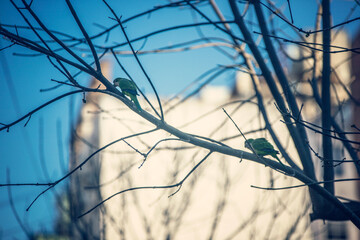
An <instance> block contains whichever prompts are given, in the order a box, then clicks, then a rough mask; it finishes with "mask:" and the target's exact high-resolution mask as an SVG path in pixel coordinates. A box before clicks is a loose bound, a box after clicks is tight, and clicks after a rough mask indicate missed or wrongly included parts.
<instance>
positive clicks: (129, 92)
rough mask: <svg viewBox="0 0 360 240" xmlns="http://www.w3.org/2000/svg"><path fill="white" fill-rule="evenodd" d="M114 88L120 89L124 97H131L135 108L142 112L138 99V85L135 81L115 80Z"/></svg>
mask: <svg viewBox="0 0 360 240" xmlns="http://www.w3.org/2000/svg"><path fill="white" fill-rule="evenodd" d="M114 86H115V87H119V88H120V89H121V92H122V93H123V94H124V95H126V96H129V97H130V99H131V101H133V102H134V103H135V106H136V108H137V109H138V110H139V111H141V110H142V108H141V106H140V103H139V101H138V100H137V97H136V96H139V94H138V92H137V90H136V85H135V83H134V82H133V81H131V80H129V79H126V78H115V80H114Z"/></svg>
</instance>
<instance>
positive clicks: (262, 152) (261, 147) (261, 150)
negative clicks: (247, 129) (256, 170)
mask: <svg viewBox="0 0 360 240" xmlns="http://www.w3.org/2000/svg"><path fill="white" fill-rule="evenodd" d="M250 145H251V146H252V148H251V147H250ZM245 147H246V148H248V149H250V150H252V151H255V153H256V154H257V155H259V156H261V157H263V156H266V155H270V156H272V157H273V158H276V159H277V160H278V161H279V163H281V165H283V164H282V162H281V161H280V159H279V158H278V156H276V155H277V154H279V152H278V151H276V150H275V149H274V147H273V145H271V143H269V142H268V140H266V139H265V138H256V139H252V138H250V139H248V140H247V141H245Z"/></svg>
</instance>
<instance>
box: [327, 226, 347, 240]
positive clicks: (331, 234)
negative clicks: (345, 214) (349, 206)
mask: <svg viewBox="0 0 360 240" xmlns="http://www.w3.org/2000/svg"><path fill="white" fill-rule="evenodd" d="M327 239H328V240H346V239H348V234H347V229H346V223H345V222H329V223H328V224H327Z"/></svg>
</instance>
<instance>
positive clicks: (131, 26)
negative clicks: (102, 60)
mask: <svg viewBox="0 0 360 240" xmlns="http://www.w3.org/2000/svg"><path fill="white" fill-rule="evenodd" d="M72 2H73V5H74V8H75V9H76V10H78V14H79V17H80V19H81V20H82V22H83V24H84V27H85V28H86V29H87V31H88V32H89V34H90V35H93V34H95V33H97V32H99V31H101V28H99V27H98V26H95V25H94V23H95V22H96V23H98V24H101V25H103V26H111V25H113V24H114V21H113V20H111V19H109V18H108V16H111V14H110V12H109V11H108V9H107V8H106V7H105V6H104V4H103V3H102V1H100V0H89V1H72ZM108 2H109V3H110V4H111V5H112V6H113V7H114V9H115V11H116V12H117V13H118V14H119V15H122V19H126V18H128V17H130V16H133V15H135V14H137V13H139V12H142V11H145V10H148V9H150V8H152V7H153V6H156V5H159V4H164V3H166V1H155V0H151V1H126V0H121V1H110V0H109V1H108ZM217 2H219V7H220V8H221V9H222V10H223V11H224V15H225V17H229V16H231V14H230V11H229V7H228V4H227V1H217ZM314 2H315V1H313V0H306V1H291V4H292V10H293V16H294V21H295V25H297V26H298V27H301V28H303V29H311V28H312V26H313V25H314V22H315V20H314V16H315V14H316V9H315V8H314ZM285 3H286V1H276V4H277V6H283V7H284V8H285V7H286V4H285ZM353 6H354V2H353V1H345V0H342V1H340V0H334V1H332V13H333V23H334V24H337V23H339V22H342V21H343V20H344V19H345V17H346V16H347V14H348V13H349V11H350V9H351V8H352V7H353ZM32 7H33V9H34V11H35V12H36V13H37V14H38V15H39V17H40V19H42V20H43V21H44V22H45V23H46V24H47V26H48V28H49V29H52V30H58V31H62V32H66V33H68V34H71V35H75V36H79V37H80V36H81V33H80V31H79V29H78V28H76V27H74V20H73V19H72V17H71V15H70V14H69V11H68V9H67V7H66V4H65V2H64V1H51V4H49V1H42V0H34V2H33V6H32ZM201 9H202V10H204V11H205V13H207V14H208V16H210V17H213V16H214V14H213V12H211V11H209V10H208V9H206V8H201ZM264 12H266V10H265V9H264ZM285 13H286V14H287V16H289V15H288V11H286V10H285ZM27 16H29V15H28V14H27ZM194 16H196V19H197V21H200V22H202V21H205V20H204V19H202V18H201V17H199V16H198V15H196V14H194V13H191V12H190V11H188V10H186V9H180V10H179V9H167V10H160V11H158V12H156V13H153V14H151V15H149V16H145V17H142V18H139V19H137V20H135V21H133V22H130V23H128V24H126V31H127V33H128V35H129V37H130V38H131V39H132V38H136V37H138V36H141V35H143V34H146V33H149V32H152V31H155V30H158V29H162V28H165V27H170V26H176V25H180V24H184V23H192V22H193V21H194ZM252 16H253V19H254V14H252ZM359 16H360V11H359V7H358V8H357V9H356V10H355V12H354V13H353V15H352V17H359ZM0 22H1V23H2V24H12V25H14V24H16V25H18V26H22V25H24V22H23V20H22V18H21V17H20V15H19V14H18V13H17V11H16V10H15V9H14V7H13V6H12V5H11V4H10V2H9V1H5V0H4V1H1V2H0ZM277 24H278V25H279V26H282V25H284V26H285V25H286V24H284V23H283V22H277ZM358 28H359V21H357V22H353V23H351V24H348V25H347V26H346V31H347V32H348V33H349V34H350V36H353V35H354V34H355V32H356V30H357V29H358ZM233 29H236V27H235V26H234V27H233ZM202 30H203V31H204V32H207V33H209V34H210V35H211V36H222V37H223V36H224V35H222V34H221V33H219V30H216V29H214V27H213V26H210V27H203V28H202ZM19 31H20V34H21V35H24V36H28V37H33V34H32V33H31V32H29V31H25V30H19ZM287 33H289V34H290V35H291V36H294V35H293V33H292V31H289V32H287ZM195 38H198V32H197V31H196V30H195V29H184V30H178V31H172V32H167V33H164V34H159V35H156V36H154V37H152V38H149V39H148V40H147V41H146V44H145V48H144V49H154V48H157V47H161V46H164V45H165V46H166V45H171V44H176V43H180V42H182V41H187V40H192V39H195ZM109 39H110V40H109V42H108V43H107V44H110V43H112V42H122V41H124V37H123V35H122V34H121V31H120V29H117V30H115V31H113V32H112V33H111V34H110V38H109ZM103 40H104V38H102V39H99V40H96V43H97V44H100V45H101V44H104V43H103ZM0 44H1V47H5V46H7V45H8V44H9V42H8V41H6V40H4V39H3V38H1V39H0ZM143 44H144V41H140V42H137V43H134V47H135V48H136V49H138V48H140V47H141V46H142V45H143ZM1 47H0V48H1ZM122 50H129V48H128V47H123V48H122ZM13 53H30V51H29V50H26V49H23V48H21V47H18V46H14V47H11V48H9V49H6V50H5V51H2V52H0V55H1V58H0V61H2V64H1V65H0V116H1V117H0V122H1V123H9V122H11V121H13V120H15V119H16V118H17V117H19V116H22V115H24V114H25V113H27V112H29V111H30V110H32V109H34V108H35V107H37V106H38V105H40V104H42V103H44V102H46V101H48V100H50V99H52V98H53V97H54V96H58V95H60V94H62V93H65V92H67V91H69V90H70V88H69V87H61V88H57V89H55V90H53V91H46V92H40V89H46V88H49V87H52V86H54V85H55V84H54V83H53V82H51V81H50V79H52V78H53V79H57V80H64V78H63V77H62V75H61V74H59V72H58V71H57V70H56V69H54V68H53V67H52V65H51V64H50V63H49V62H48V60H47V59H46V58H45V57H43V56H37V57H20V56H14V55H13ZM88 59H89V58H88ZM140 59H141V61H142V63H143V65H144V67H145V69H146V70H147V71H148V73H149V75H150V77H151V79H152V80H153V81H154V84H155V86H156V88H157V89H158V91H159V93H160V94H161V95H171V94H174V93H176V92H178V91H179V90H180V89H182V88H183V87H184V86H186V84H187V83H190V82H191V81H192V80H194V79H195V78H196V77H198V76H199V75H200V74H201V73H203V72H205V71H206V70H208V69H210V68H212V67H215V66H216V65H217V64H219V63H220V64H229V63H231V61H229V60H228V59H226V58H225V57H223V56H222V55H220V54H219V53H218V52H217V51H215V50H211V49H199V50H195V51H193V52H185V53H171V54H158V55H152V54H151V55H142V56H140ZM121 60H122V63H123V64H124V65H125V66H126V69H127V70H128V71H129V72H130V73H131V75H132V76H133V78H134V79H136V81H137V84H138V85H139V86H140V87H141V88H142V89H143V90H144V92H145V93H150V92H151V90H150V87H149V86H148V84H147V82H146V79H145V77H144V76H143V74H142V73H141V71H140V69H139V67H138V66H137V64H136V62H135V61H134V59H133V58H132V57H131V56H126V57H122V58H121ZM113 71H114V76H120V75H122V74H123V73H122V72H121V70H120V68H119V67H117V66H116V65H114V69H113ZM88 79H89V77H88V76H87V75H85V74H81V75H80V76H79V78H78V80H79V81H80V82H83V83H86V82H88ZM233 80H234V74H233V73H225V74H224V75H223V76H222V77H221V78H219V80H216V81H215V82H214V84H215V85H224V84H225V85H228V86H231V85H232V84H233ZM12 86H13V87H12ZM70 105H71V106H72V107H73V108H72V112H71V110H70V107H69V106H70ZM81 105H82V102H81V95H78V96H75V97H73V98H67V99H63V100H61V101H59V102H56V103H54V104H52V105H50V106H48V107H46V109H43V110H42V111H40V112H38V113H36V114H34V115H33V116H32V117H31V120H30V121H29V123H28V125H27V126H26V127H25V128H24V127H23V125H24V123H25V122H22V123H20V124H18V125H16V126H13V127H12V128H11V129H10V131H9V132H8V133H7V132H5V131H3V132H0V158H1V161H0V183H6V182H7V179H6V171H7V169H9V170H10V175H11V182H13V183H22V182H32V183H33V182H47V181H48V180H47V175H49V176H50V178H51V180H52V181H53V180H56V179H57V178H59V177H60V176H62V175H63V174H64V170H65V169H66V168H67V161H68V155H67V154H68V145H69V143H68V139H69V132H70V124H69V122H74V119H71V121H69V118H70V117H71V116H72V115H71V114H73V116H77V113H78V109H79V107H81ZM70 112H71V113H70ZM59 131H60V132H61V136H59V134H58V132H59ZM42 162H45V163H46V166H45V167H46V169H44V164H42ZM62 187H63V186H61V185H60V186H58V187H57V190H60V189H61V188H62ZM41 190H42V188H38V187H15V188H12V194H13V198H14V202H15V206H16V210H17V212H18V214H19V216H20V217H21V219H23V220H24V221H25V224H26V225H27V226H28V227H30V229H32V230H38V231H42V230H44V229H46V230H50V229H51V227H52V219H53V218H54V198H53V194H52V193H47V194H45V195H44V196H42V197H41V198H40V199H39V200H38V201H37V202H36V203H35V205H34V206H33V207H32V209H31V210H30V211H29V212H25V209H26V207H27V206H28V205H29V204H30V202H31V201H32V200H33V199H34V197H35V196H36V195H37V194H38V193H39V192H40V191H41ZM0 215H1V216H7V217H2V218H1V220H0V238H4V239H13V238H20V239H21V238H24V237H25V235H24V234H23V233H22V231H21V230H20V228H19V226H18V224H17V222H16V220H15V217H14V216H13V213H12V211H11V208H10V205H9V200H8V191H7V188H0Z"/></svg>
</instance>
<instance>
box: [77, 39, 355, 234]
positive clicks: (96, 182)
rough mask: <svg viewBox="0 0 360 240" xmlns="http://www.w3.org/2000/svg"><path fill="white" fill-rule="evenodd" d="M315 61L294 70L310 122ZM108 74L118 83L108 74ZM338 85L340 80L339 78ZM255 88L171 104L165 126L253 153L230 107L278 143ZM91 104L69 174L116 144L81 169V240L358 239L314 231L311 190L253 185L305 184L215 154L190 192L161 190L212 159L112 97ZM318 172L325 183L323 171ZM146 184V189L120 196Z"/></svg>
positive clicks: (351, 193)
mask: <svg viewBox="0 0 360 240" xmlns="http://www.w3.org/2000/svg"><path fill="white" fill-rule="evenodd" d="M334 39H336V38H334ZM339 39H340V40H339V41H341V43H344V42H346V41H347V40H346V39H347V38H346V36H345V35H343V33H339ZM335 43H336V42H334V45H336V44H335ZM339 45H341V46H344V45H343V44H339ZM298 54H299V55H302V56H306V53H305V52H301V51H299V52H298ZM337 56H338V55H333V57H332V60H333V61H334V62H335V64H339V66H338V67H337V68H336V69H337V72H338V73H337V74H338V78H339V79H341V81H342V83H344V84H345V85H348V84H349V83H350V81H351V77H350V72H349V69H350V68H349V66H350V65H349V61H345V60H346V58H347V57H348V55H347V56H344V55H339V56H340V57H339V59H338V58H337ZM319 59H321V58H319ZM319 61H320V60H319ZM306 64H310V65H309V66H311V62H310V63H307V62H305V64H303V65H300V64H297V65H294V67H293V70H294V71H293V73H292V74H293V75H292V76H293V80H294V86H296V87H297V88H296V91H297V93H298V95H299V96H300V100H301V101H302V102H301V103H304V111H305V112H304V113H305V116H306V120H308V121H311V122H317V121H318V117H319V116H318V110H317V109H318V108H317V107H316V104H315V103H314V102H313V101H312V100H310V98H309V97H308V96H309V95H310V94H311V88H309V87H308V86H307V84H309V83H308V82H307V79H309V78H313V77H315V78H319V76H321V74H315V75H309V74H308V71H307V69H308V68H309V66H307V65H306ZM103 68H105V67H103ZM320 72H321V69H320V66H319V73H320ZM333 75H334V74H333ZM107 77H108V79H112V78H111V77H110V76H109V75H108V76H107ZM357 78H359V77H357ZM319 82H321V80H319ZM94 84H96V81H95V80H94ZM333 84H334V85H336V84H341V83H340V82H339V81H338V80H336V79H334V82H333ZM336 86H337V85H336ZM249 89H251V84H250V79H248V75H247V74H244V73H243V74H242V73H240V72H239V74H238V75H237V83H236V88H235V89H234V91H233V92H232V93H231V92H230V91H229V90H227V89H226V88H222V87H211V86H208V87H206V88H205V89H203V90H202V91H201V92H200V94H199V95H198V96H196V97H191V98H189V99H188V100H186V101H183V102H182V101H179V99H177V98H175V99H172V100H171V101H168V100H169V99H166V98H162V101H163V102H162V103H163V108H164V113H165V121H166V122H167V123H168V124H170V125H172V126H174V127H176V128H178V129H180V130H182V131H184V132H188V133H191V134H195V135H199V136H205V137H209V138H212V139H215V140H217V141H221V142H222V143H224V144H226V145H229V146H231V147H234V148H238V149H242V150H244V149H245V148H244V139H243V138H242V136H241V135H240V134H239V132H238V131H237V129H236V127H235V126H234V125H233V124H232V123H231V121H230V120H229V119H228V118H227V117H226V115H225V114H224V112H223V110H222V109H221V108H222V107H224V108H225V109H226V110H227V112H228V113H229V114H230V115H231V117H232V118H233V119H234V121H235V122H236V123H237V125H238V126H239V127H240V128H241V130H242V131H243V132H244V133H246V134H247V137H249V138H250V137H268V138H269V136H267V135H264V132H263V131H261V130H262V126H263V125H264V124H263V120H262V118H261V116H260V114H259V111H258V108H257V105H256V103H255V102H256V101H255V99H250V100H252V101H254V102H252V101H247V100H248V98H249V97H251V96H252V95H253V93H252V92H251V91H250V90H249ZM339 89H343V88H339ZM262 91H263V92H264V93H265V94H264V96H265V97H266V96H268V98H266V99H265V103H266V108H267V111H268V114H269V118H270V122H271V123H273V127H274V129H276V131H277V134H278V135H279V138H280V140H281V142H282V143H283V144H284V146H287V151H288V153H289V154H290V155H291V156H292V157H293V158H294V160H295V161H296V162H298V163H299V159H298V157H297V154H296V153H295V150H294V146H292V143H291V142H290V141H289V136H288V135H287V130H286V127H285V126H284V124H283V123H282V122H280V121H279V119H280V118H281V115H280V113H279V112H278V110H277V109H276V107H275V106H274V104H273V101H272V99H271V98H270V96H269V95H267V94H266V91H267V90H266V86H264V89H262ZM336 94H337V95H336V96H335V95H334V96H335V97H337V99H341V101H345V102H346V101H347V99H348V97H347V96H348V95H347V94H346V91H341V93H340V92H339V93H336ZM179 97H181V96H179ZM86 100H87V102H86V104H84V106H83V109H82V111H81V118H80V120H79V123H78V125H77V129H76V134H75V135H74V138H73V141H72V149H73V151H72V152H73V155H72V161H71V166H70V168H74V167H75V166H77V165H79V164H81V162H82V161H84V160H85V159H86V158H87V157H88V156H90V155H92V154H93V153H94V152H96V151H97V150H98V149H99V148H102V147H104V146H107V145H109V144H110V143H112V142H116V143H114V144H110V145H109V146H108V147H106V148H104V149H103V150H101V151H100V152H99V153H97V154H95V155H94V156H93V157H92V158H91V159H90V160H89V162H87V163H86V164H85V165H84V166H83V167H82V169H81V171H77V172H76V173H75V174H73V176H72V179H71V181H72V182H71V198H70V199H71V200H70V202H71V206H72V213H71V216H72V224H71V225H72V230H71V234H72V237H74V238H78V239H80V238H83V239H89V238H90V239H97V238H99V239H319V240H325V239H359V236H358V235H356V234H357V230H355V227H354V226H353V225H352V223H348V222H338V223H337V222H328V221H327V222H326V224H325V223H323V222H322V221H315V222H314V223H312V224H311V225H310V219H309V213H310V212H311V203H310V201H309V196H308V191H307V188H294V189H288V190H281V191H270V190H260V189H256V188H253V187H251V186H252V185H254V186H260V187H286V186H292V185H297V184H300V182H299V181H297V180H296V179H293V178H292V177H288V176H284V175H283V174H281V173H278V172H275V171H273V170H271V169H270V168H268V167H262V166H260V165H258V164H254V163H252V162H249V161H246V160H244V161H239V159H237V158H233V157H228V156H223V155H221V154H217V153H213V154H211V155H210V156H209V157H208V158H206V160H205V161H204V162H203V163H202V164H201V165H200V166H199V167H198V168H197V169H196V170H195V171H194V172H192V174H191V175H190V176H189V177H188V178H187V179H186V180H185V181H184V182H183V184H182V185H181V186H179V187H174V188H169V189H168V188H165V187H164V188H152V187H153V186H157V187H161V186H169V185H172V184H176V183H178V182H180V181H181V180H182V179H183V178H184V177H185V176H187V174H188V173H189V172H190V171H191V170H192V169H193V168H194V167H195V166H196V165H197V164H198V163H199V162H201V161H202V160H203V159H204V157H205V156H206V155H207V154H208V152H207V151H205V150H203V149H199V148H194V147H193V146H192V145H189V144H187V143H186V142H183V141H179V139H177V138H176V137H175V136H171V135H170V134H169V133H166V132H164V131H161V130H155V129H156V126H153V125H152V124H150V123H148V122H145V121H144V120H143V119H142V118H140V117H139V116H138V115H137V114H136V113H134V112H132V111H130V110H129V109H127V108H126V107H125V106H124V105H123V104H122V103H121V102H120V101H118V100H116V99H114V98H112V97H110V96H107V95H99V94H88V95H87V97H86ZM149 100H150V102H151V103H152V104H153V105H154V106H157V103H156V99H155V98H154V97H151V96H149ZM140 103H141V106H142V107H143V108H144V109H145V110H146V111H149V112H151V111H152V110H151V108H150V106H149V104H148V103H146V102H145V101H144V99H143V98H142V97H140ZM351 107H352V105H350V104H348V103H346V104H345V105H344V109H345V111H344V114H345V116H344V119H346V122H344V124H345V125H348V126H350V125H349V121H350V119H351V117H352V108H351ZM146 132H147V133H146ZM139 133H144V134H139ZM145 133H146V134H145ZM137 134H138V135H137ZM309 137H310V140H311V142H312V146H313V147H314V149H315V150H316V151H318V152H319V153H321V148H320V147H319V146H320V140H319V137H320V136H319V134H317V135H316V134H312V133H311V132H309ZM334 148H335V151H334V152H335V154H334V158H338V159H342V158H343V157H346V158H347V159H348V158H349V157H348V156H347V155H346V153H345V152H346V151H343V149H342V147H341V146H340V145H339V146H338V145H335V147H334ZM314 164H315V166H316V168H317V169H321V164H322V163H321V161H319V160H318V159H317V158H316V157H314ZM335 170H336V174H337V175H336V178H352V177H356V176H357V175H356V172H355V171H354V167H353V165H351V163H350V164H349V163H346V164H339V165H338V166H337V167H336V168H335ZM317 174H319V176H320V175H321V172H320V171H319V172H318V173H317ZM342 184H343V185H342ZM144 186H145V187H147V188H146V189H138V190H134V191H127V192H124V193H121V191H123V190H126V189H132V188H138V187H144ZM342 186H343V187H342ZM336 190H337V191H338V192H336V194H337V195H341V196H343V197H346V198H350V199H358V196H357V192H356V185H355V183H349V182H346V183H336ZM108 198H110V199H108ZM104 199H108V200H107V201H106V202H105V203H104V204H102V205H100V206H99V207H98V208H96V209H95V210H94V211H92V212H91V213H89V214H87V215H85V216H84V217H81V218H79V219H78V218H77V216H79V215H81V214H83V213H85V212H86V211H87V210H89V209H91V208H92V207H94V206H96V205H97V204H98V203H100V202H101V201H102V200H104Z"/></svg>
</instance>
